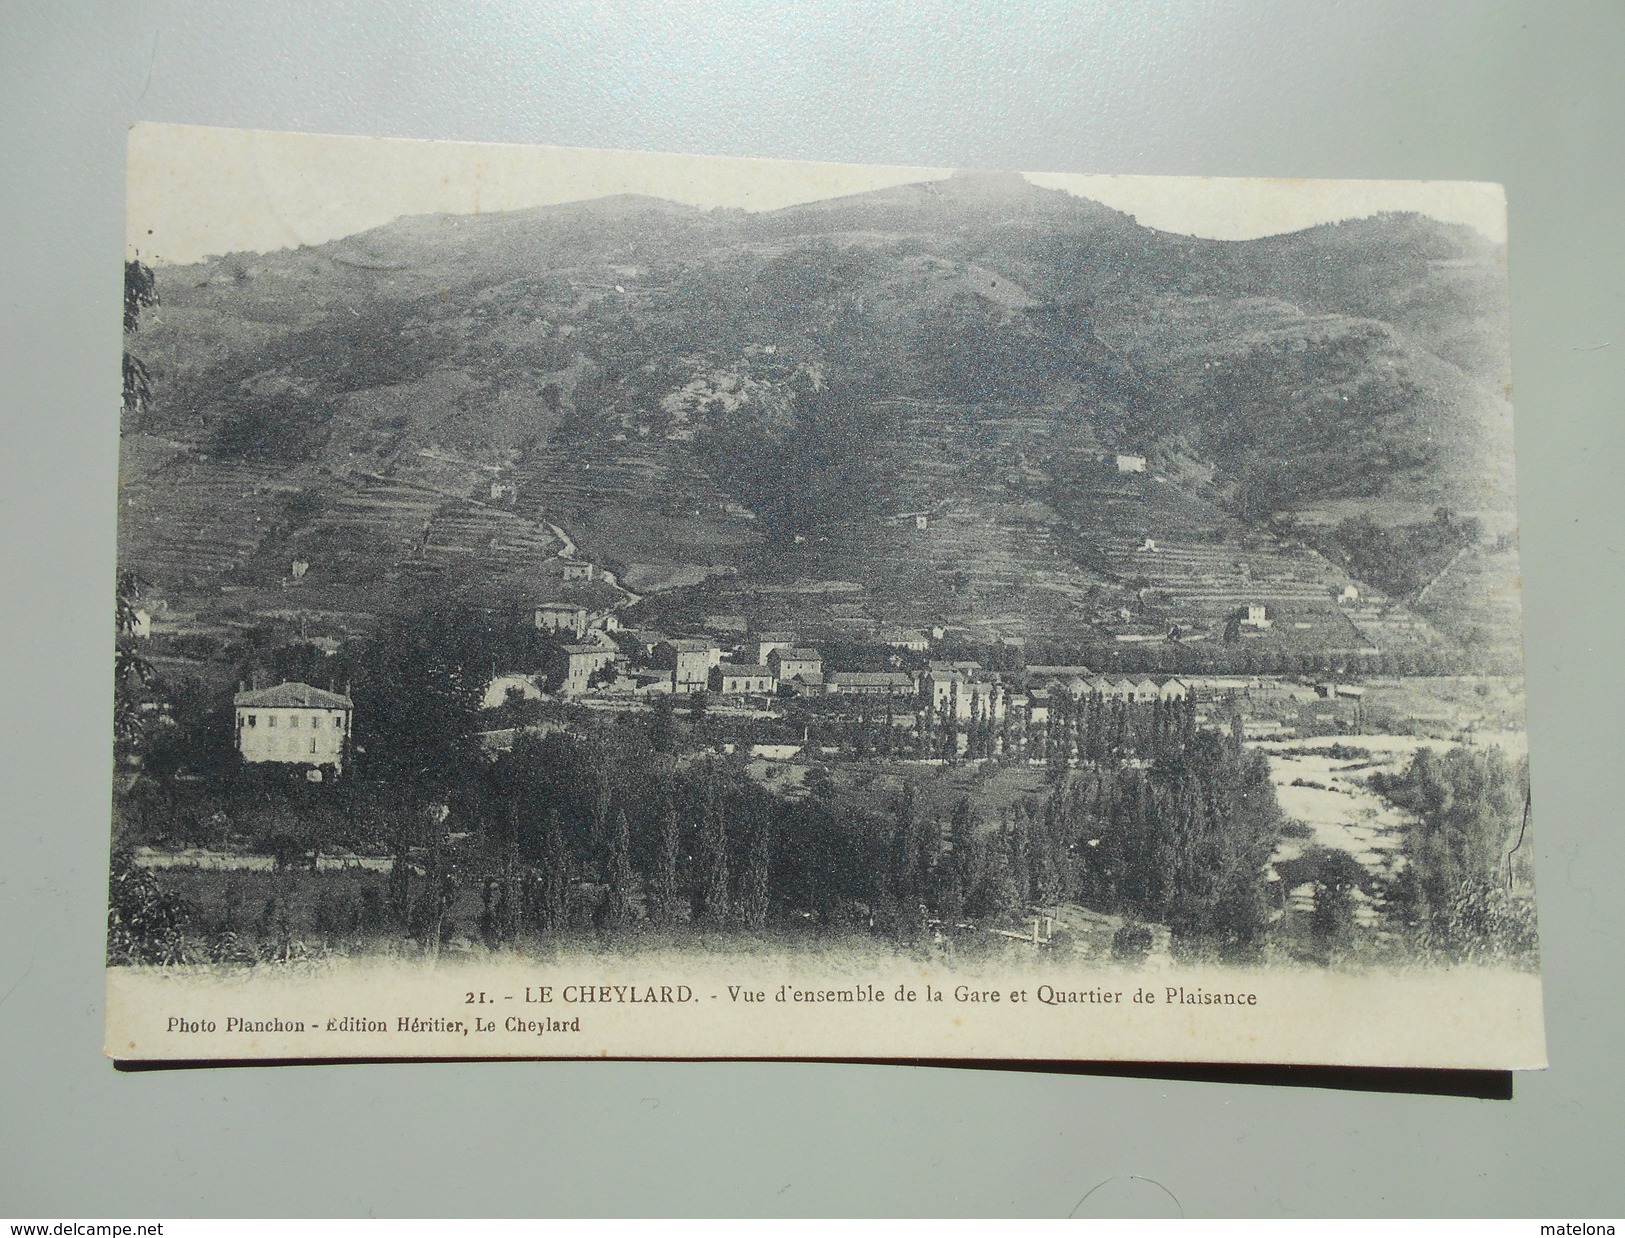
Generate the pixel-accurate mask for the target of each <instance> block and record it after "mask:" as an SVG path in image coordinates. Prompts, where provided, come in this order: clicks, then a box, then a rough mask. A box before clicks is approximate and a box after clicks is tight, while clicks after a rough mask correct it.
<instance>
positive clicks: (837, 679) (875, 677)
mask: <svg viewBox="0 0 1625 1238" xmlns="http://www.w3.org/2000/svg"><path fill="white" fill-rule="evenodd" d="M825 678H826V680H827V681H828V682H830V683H833V684H843V683H849V684H886V685H888V686H890V685H897V686H901V685H903V684H912V683H913V682H914V677H913V676H912V675H906V674H904V673H903V672H902V671H831V672H830V673H829V674H828V675H827V676H825Z"/></svg>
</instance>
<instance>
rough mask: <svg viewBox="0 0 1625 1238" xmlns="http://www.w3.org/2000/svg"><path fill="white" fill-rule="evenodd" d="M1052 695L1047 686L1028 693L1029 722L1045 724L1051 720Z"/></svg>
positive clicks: (1031, 723)
mask: <svg viewBox="0 0 1625 1238" xmlns="http://www.w3.org/2000/svg"><path fill="white" fill-rule="evenodd" d="M1049 709H1050V697H1049V691H1048V690H1047V689H1045V688H1034V689H1033V690H1032V691H1031V692H1029V693H1027V723H1028V725H1029V726H1043V725H1044V724H1045V723H1047V722H1048V721H1049Z"/></svg>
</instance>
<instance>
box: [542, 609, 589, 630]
mask: <svg viewBox="0 0 1625 1238" xmlns="http://www.w3.org/2000/svg"><path fill="white" fill-rule="evenodd" d="M536 628H537V630H538V631H541V632H585V631H586V630H587V608H586V607H585V606H570V605H567V604H566V603H564V602H544V603H542V605H540V606H538V607H537V608H536Z"/></svg>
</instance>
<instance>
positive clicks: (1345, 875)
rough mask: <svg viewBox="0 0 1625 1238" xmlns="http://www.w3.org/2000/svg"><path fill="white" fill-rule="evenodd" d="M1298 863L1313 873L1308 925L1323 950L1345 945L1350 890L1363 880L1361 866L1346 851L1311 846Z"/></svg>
mask: <svg viewBox="0 0 1625 1238" xmlns="http://www.w3.org/2000/svg"><path fill="white" fill-rule="evenodd" d="M1302 864H1303V865H1304V867H1306V868H1307V869H1308V871H1309V872H1310V873H1312V874H1313V876H1312V877H1311V878H1310V880H1311V881H1313V883H1314V887H1315V909H1314V914H1313V915H1312V916H1311V917H1310V920H1309V923H1310V928H1311V929H1312V931H1313V932H1314V936H1315V941H1316V943H1317V944H1318V945H1319V946H1320V947H1321V949H1323V950H1329V951H1330V950H1340V949H1344V948H1346V947H1347V946H1348V945H1349V944H1350V942H1351V941H1352V939H1353V935H1354V892H1355V891H1356V890H1359V889H1362V888H1363V887H1364V886H1365V884H1366V882H1367V878H1366V874H1365V870H1364V869H1363V868H1361V867H1360V864H1359V861H1357V860H1356V859H1355V858H1354V857H1353V856H1351V855H1350V854H1349V853H1348V852H1346V851H1341V850H1338V849H1336V848H1331V847H1315V848H1311V849H1310V850H1309V851H1308V852H1306V853H1305V854H1304V856H1303V860H1302Z"/></svg>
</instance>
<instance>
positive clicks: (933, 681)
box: [920, 662, 964, 713]
mask: <svg viewBox="0 0 1625 1238" xmlns="http://www.w3.org/2000/svg"><path fill="white" fill-rule="evenodd" d="M963 679H964V676H963V675H961V674H960V673H959V672H958V671H956V670H954V669H953V668H952V667H951V666H949V665H948V664H947V663H946V662H933V663H932V664H931V667H930V669H929V670H927V671H926V672H925V675H924V676H923V677H922V678H921V679H920V694H921V695H922V696H928V697H930V699H931V708H932V709H933V710H934V711H935V712H937V713H941V712H942V710H943V708H944V707H945V706H947V705H949V704H950V703H951V702H952V701H953V699H954V689H955V686H956V685H957V684H959V683H960V682H962V681H963Z"/></svg>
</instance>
